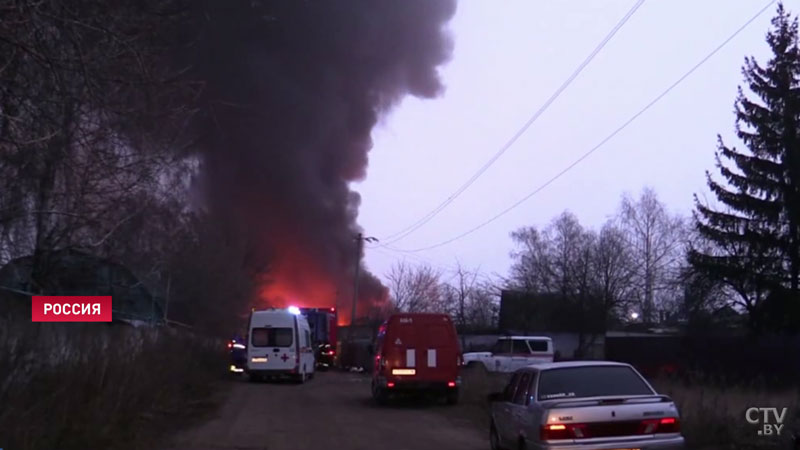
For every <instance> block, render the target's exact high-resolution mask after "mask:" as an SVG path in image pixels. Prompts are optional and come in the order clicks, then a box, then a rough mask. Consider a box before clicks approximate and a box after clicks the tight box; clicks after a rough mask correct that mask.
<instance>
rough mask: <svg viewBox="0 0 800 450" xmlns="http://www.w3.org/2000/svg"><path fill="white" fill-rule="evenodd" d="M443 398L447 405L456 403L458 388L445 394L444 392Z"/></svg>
mask: <svg viewBox="0 0 800 450" xmlns="http://www.w3.org/2000/svg"><path fill="white" fill-rule="evenodd" d="M445 400H446V401H447V404H448V405H456V404H458V389H455V390H452V391H448V392H447V394H445Z"/></svg>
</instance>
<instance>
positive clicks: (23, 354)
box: [0, 321, 225, 450]
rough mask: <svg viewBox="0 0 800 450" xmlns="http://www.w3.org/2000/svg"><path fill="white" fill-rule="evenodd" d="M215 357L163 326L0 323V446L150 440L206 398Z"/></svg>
mask: <svg viewBox="0 0 800 450" xmlns="http://www.w3.org/2000/svg"><path fill="white" fill-rule="evenodd" d="M223 357H224V353H222V352H219V351H214V349H213V347H212V346H210V345H209V343H207V342H203V341H202V340H200V339H198V338H194V337H190V336H183V335H178V334H176V333H174V332H171V331H169V330H161V331H156V330H137V329H132V328H128V327H120V326H113V327H112V326H108V325H104V324H33V323H30V322H27V323H20V321H15V322H11V321H8V322H5V323H0V405H2V408H0V448H14V449H65V450H69V449H100V448H104V449H115V448H124V449H130V448H151V446H150V444H151V443H152V442H153V440H154V439H155V438H156V437H157V436H158V434H159V433H160V432H164V431H166V430H167V429H169V428H173V427H174V426H176V425H180V424H181V423H180V422H181V421H184V420H185V419H186V418H191V417H193V416H194V415H196V414H199V413H202V412H204V411H208V410H209V407H210V406H212V405H213V402H212V401H211V400H212V398H213V397H212V393H213V391H214V387H215V386H216V383H215V381H216V380H217V379H219V377H220V376H221V375H222V373H224V372H223V370H224V367H225V366H224V363H223V359H222V358H223ZM176 421H178V423H177V424H176Z"/></svg>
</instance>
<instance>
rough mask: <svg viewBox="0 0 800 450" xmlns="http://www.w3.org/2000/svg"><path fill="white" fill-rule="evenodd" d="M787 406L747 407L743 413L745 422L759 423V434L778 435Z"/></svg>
mask: <svg viewBox="0 0 800 450" xmlns="http://www.w3.org/2000/svg"><path fill="white" fill-rule="evenodd" d="M787 409H788V408H772V407H770V408H757V407H752V408H747V411H745V413H744V417H745V419H747V422H748V423H750V424H752V425H760V427H759V428H758V435H759V436H780V435H781V432H782V431H783V427H784V425H785V423H784V421H785V420H786V411H787Z"/></svg>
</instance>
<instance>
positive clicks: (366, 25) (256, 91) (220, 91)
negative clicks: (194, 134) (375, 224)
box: [186, 0, 455, 306]
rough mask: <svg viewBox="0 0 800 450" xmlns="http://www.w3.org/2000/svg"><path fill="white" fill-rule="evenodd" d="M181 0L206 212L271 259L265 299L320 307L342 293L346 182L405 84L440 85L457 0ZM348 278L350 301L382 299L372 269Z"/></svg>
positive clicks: (347, 233)
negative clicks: (355, 290) (188, 25)
mask: <svg viewBox="0 0 800 450" xmlns="http://www.w3.org/2000/svg"><path fill="white" fill-rule="evenodd" d="M193 8H196V12H197V13H198V14H197V15H196V17H195V21H196V23H198V24H199V25H200V27H199V30H198V35H199V39H198V40H197V41H195V42H193V43H192V46H191V47H188V48H187V50H186V51H187V54H191V55H192V56H191V59H193V60H194V61H192V65H193V67H194V68H195V71H196V72H195V75H196V76H197V78H198V79H200V80H203V81H204V83H205V86H204V91H203V92H204V94H203V95H204V104H205V105H206V106H207V107H208V108H207V111H208V113H207V115H206V116H205V118H204V121H203V129H204V130H203V131H205V133H204V134H203V139H202V141H201V142H200V146H201V148H202V151H203V160H204V163H203V168H202V176H201V188H202V190H203V192H204V195H205V198H206V201H207V204H208V206H209V208H210V210H211V211H212V212H213V214H215V215H216V216H217V217H220V218H223V219H224V220H225V221H226V222H228V223H229V224H230V225H231V226H232V227H233V228H234V229H237V230H240V231H242V232H245V233H247V235H248V240H249V241H250V242H251V243H252V245H253V246H254V248H255V249H256V251H258V252H262V253H263V254H269V255H271V257H272V258H273V266H272V270H271V272H270V276H269V277H270V279H271V280H272V283H271V284H270V285H269V286H268V287H267V289H266V290H265V291H264V296H265V298H267V299H269V300H272V301H281V299H282V301H284V302H289V301H300V302H301V303H309V304H312V303H317V304H322V305H323V306H324V305H325V304H329V305H334V304H336V303H335V300H334V299H335V298H336V297H337V294H338V297H339V298H340V301H341V303H340V305H341V306H345V305H347V304H349V298H348V297H349V296H350V295H352V291H351V286H352V277H353V270H354V266H355V264H356V261H357V256H356V250H355V242H354V239H353V238H354V235H355V234H356V233H357V232H358V231H359V227H358V225H357V224H356V216H357V211H358V206H359V202H360V199H359V196H358V194H357V193H355V192H353V191H351V190H350V188H349V186H348V183H350V182H352V181H356V180H359V179H362V178H363V177H364V176H365V174H366V168H367V161H368V152H369V150H370V148H371V147H372V141H371V138H370V133H371V131H372V128H373V127H374V126H375V124H376V123H377V121H378V120H379V118H380V116H381V115H382V114H384V113H386V112H387V111H388V110H389V109H390V108H391V107H392V106H393V105H395V104H396V103H397V102H398V100H400V99H401V98H402V97H403V96H404V95H407V94H411V95H415V96H419V97H434V96H436V95H437V94H439V93H440V91H441V90H442V85H441V83H440V80H439V77H438V73H437V68H438V66H439V65H440V64H442V63H443V62H445V61H446V60H447V59H448V58H449V56H450V53H451V41H450V39H449V36H448V34H447V32H446V30H445V26H446V24H447V22H448V20H449V19H450V18H451V17H452V16H453V14H454V12H455V0H382V1H381V0H346V1H344V0H343V1H302V0H281V1H241V0H216V1H209V2H205V3H203V2H198V3H196V4H194V6H193ZM398 188H402V187H398ZM386 214H392V210H391V207H390V206H387V208H386ZM359 259H360V258H359ZM360 289H361V292H362V293H363V295H360V296H359V297H360V298H361V299H362V300H365V301H366V300H369V301H370V302H378V301H382V300H383V299H385V296H386V294H385V289H384V288H383V287H382V286H381V284H380V282H379V281H378V280H377V279H376V278H375V277H374V276H372V275H370V274H365V275H364V276H363V278H362V283H361V288H360ZM302 297H316V298H313V299H310V298H302ZM365 303H366V302H365Z"/></svg>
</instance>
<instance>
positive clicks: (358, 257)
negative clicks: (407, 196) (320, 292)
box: [348, 233, 364, 342]
mask: <svg viewBox="0 0 800 450" xmlns="http://www.w3.org/2000/svg"><path fill="white" fill-rule="evenodd" d="M363 245H364V234H362V233H358V236H356V272H355V273H356V276H355V278H353V312H352V313H351V314H350V332H349V333H348V335H349V337H350V338H351V339H350V341H351V342H352V340H353V339H352V337H353V330H354V328H355V325H356V304H357V303H358V277H359V275H360V270H361V249H362V246H363Z"/></svg>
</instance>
